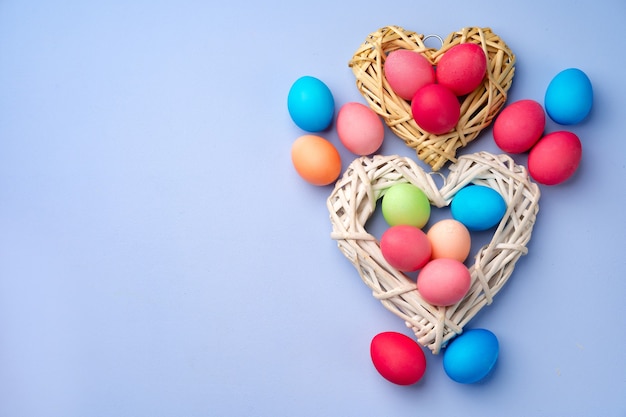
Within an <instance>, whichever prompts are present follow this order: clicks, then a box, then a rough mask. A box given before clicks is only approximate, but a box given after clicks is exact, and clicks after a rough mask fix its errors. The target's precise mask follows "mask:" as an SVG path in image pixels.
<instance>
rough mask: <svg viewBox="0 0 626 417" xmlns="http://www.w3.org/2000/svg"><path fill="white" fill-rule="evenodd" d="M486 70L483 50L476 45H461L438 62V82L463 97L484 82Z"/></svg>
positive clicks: (456, 46) (485, 58)
mask: <svg viewBox="0 0 626 417" xmlns="http://www.w3.org/2000/svg"><path fill="white" fill-rule="evenodd" d="M486 70H487V56H486V55H485V52H484V51H483V48H482V47H481V46H480V45H477V44H475V43H461V44H458V45H455V46H453V47H452V48H450V49H449V50H447V51H446V52H445V53H444V54H443V55H442V57H441V59H439V61H438V62H437V70H436V74H437V82H438V83H439V84H441V85H443V86H445V87H447V88H448V89H450V90H451V91H452V92H453V93H454V94H456V95H457V96H462V95H465V94H468V93H470V92H472V91H474V90H475V89H476V88H477V87H478V86H479V85H480V84H481V83H482V82H483V79H484V78H485V74H486Z"/></svg>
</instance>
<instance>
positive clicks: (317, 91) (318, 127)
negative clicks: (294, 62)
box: [287, 75, 335, 132]
mask: <svg viewBox="0 0 626 417" xmlns="http://www.w3.org/2000/svg"><path fill="white" fill-rule="evenodd" d="M287 108H288V109H289V115H290V116H291V119H292V120H293V121H294V123H295V124H296V125H297V126H298V127H299V128H300V129H303V130H306V131H307V132H320V131H322V130H324V129H326V128H327V127H328V126H330V123H331V122H332V120H333V116H334V114H335V100H334V99H333V95H332V93H331V91H330V89H329V88H328V86H327V85H326V84H324V83H323V82H322V81H320V80H319V79H317V78H315V77H311V76H308V75H307V76H304V77H301V78H298V79H297V80H296V82H294V83H293V85H292V86H291V89H290V90H289V95H288V97H287Z"/></svg>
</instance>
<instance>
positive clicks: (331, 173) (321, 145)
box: [291, 135, 341, 185]
mask: <svg viewBox="0 0 626 417" xmlns="http://www.w3.org/2000/svg"><path fill="white" fill-rule="evenodd" d="M291 161H292V163H293V166H294V168H295V169H296V171H297V172H298V174H299V175H300V176H301V177H302V178H303V179H304V180H305V181H307V182H309V183H311V184H313V185H328V184H330V183H332V182H333V181H335V180H336V179H337V178H338V177H339V174H340V173H341V156H340V155H339V152H338V151H337V148H335V146H334V145H333V144H332V143H330V142H329V141H328V140H326V139H324V138H322V137H321V136H316V135H304V136H300V137H299V138H298V139H296V141H295V142H294V143H293V145H292V147H291Z"/></svg>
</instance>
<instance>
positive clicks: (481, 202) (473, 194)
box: [450, 184, 506, 231]
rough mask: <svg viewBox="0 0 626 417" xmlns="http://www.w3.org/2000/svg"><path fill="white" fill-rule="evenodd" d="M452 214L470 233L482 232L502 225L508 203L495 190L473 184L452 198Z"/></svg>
mask: <svg viewBox="0 0 626 417" xmlns="http://www.w3.org/2000/svg"><path fill="white" fill-rule="evenodd" d="M450 212H451V213H452V217H453V218H454V219H455V220H457V221H459V222H461V223H463V225H464V226H465V227H467V229H468V230H469V231H482V230H487V229H491V228H492V227H494V226H495V225H497V224H498V223H500V220H502V217H503V216H504V214H505V213H506V202H505V201H504V198H502V196H501V195H500V193H498V192H497V191H496V190H494V189H493V188H490V187H486V186H483V185H473V184H472V185H468V186H466V187H464V188H462V189H461V190H460V191H459V192H458V193H456V195H455V196H454V198H452V202H451V203H450Z"/></svg>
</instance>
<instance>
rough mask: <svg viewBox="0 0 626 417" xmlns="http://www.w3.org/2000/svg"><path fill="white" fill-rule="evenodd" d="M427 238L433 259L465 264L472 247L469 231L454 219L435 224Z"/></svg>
mask: <svg viewBox="0 0 626 417" xmlns="http://www.w3.org/2000/svg"><path fill="white" fill-rule="evenodd" d="M426 237H427V238H428V240H429V241H430V246H431V257H432V258H433V259H438V258H451V259H456V260H457V261H460V262H464V261H465V259H467V257H468V255H469V253H470V249H471V246H472V239H471V236H470V232H469V230H467V228H466V227H465V226H464V225H463V223H461V222H459V221H457V220H454V219H443V220H440V221H438V222H437V223H435V224H433V225H432V226H431V227H430V229H429V230H428V233H426Z"/></svg>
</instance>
